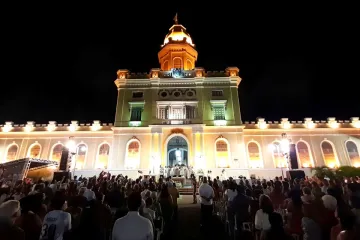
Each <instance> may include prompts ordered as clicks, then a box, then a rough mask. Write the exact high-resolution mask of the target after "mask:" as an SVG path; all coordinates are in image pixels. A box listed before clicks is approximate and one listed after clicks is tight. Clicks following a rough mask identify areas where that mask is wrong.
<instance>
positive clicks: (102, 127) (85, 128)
mask: <svg viewBox="0 0 360 240" xmlns="http://www.w3.org/2000/svg"><path fill="white" fill-rule="evenodd" d="M112 128H113V123H101V122H100V121H99V120H94V121H93V122H92V123H79V122H78V121H71V123H65V124H61V123H56V122H55V121H49V123H47V124H36V123H35V122H33V121H28V122H27V123H26V124H14V123H13V122H5V124H0V133H16V132H18V133H20V132H24V133H31V132H66V131H68V132H96V131H111V130H112Z"/></svg>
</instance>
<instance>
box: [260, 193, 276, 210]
mask: <svg viewBox="0 0 360 240" xmlns="http://www.w3.org/2000/svg"><path fill="white" fill-rule="evenodd" d="M259 207H260V209H262V210H263V212H264V213H267V214H270V213H272V212H273V211H274V207H273V204H272V202H271V200H270V198H269V196H267V195H265V194H263V195H261V196H260V199H259Z"/></svg>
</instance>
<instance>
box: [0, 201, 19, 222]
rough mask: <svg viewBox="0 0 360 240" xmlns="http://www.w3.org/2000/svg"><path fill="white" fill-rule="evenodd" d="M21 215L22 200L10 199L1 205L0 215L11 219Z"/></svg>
mask: <svg viewBox="0 0 360 240" xmlns="http://www.w3.org/2000/svg"><path fill="white" fill-rule="evenodd" d="M19 215H20V202H19V201H17V200H9V201H7V202H4V203H2V204H1V205H0V217H1V218H6V219H11V218H14V217H18V216H19Z"/></svg>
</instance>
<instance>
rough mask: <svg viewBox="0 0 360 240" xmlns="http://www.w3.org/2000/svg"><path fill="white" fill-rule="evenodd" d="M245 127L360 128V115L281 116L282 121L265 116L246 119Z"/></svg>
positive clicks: (263, 128)
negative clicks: (338, 117)
mask: <svg viewBox="0 0 360 240" xmlns="http://www.w3.org/2000/svg"><path fill="white" fill-rule="evenodd" d="M243 125H244V126H245V129H261V130H266V129H354V128H355V129H360V120H359V117H352V118H351V119H350V120H336V118H334V117H329V118H327V120H313V119H312V118H304V120H303V121H292V120H289V119H288V118H281V119H280V121H265V118H258V119H257V121H251V122H249V121H245V122H244V124H243Z"/></svg>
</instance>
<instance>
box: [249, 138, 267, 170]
mask: <svg viewBox="0 0 360 240" xmlns="http://www.w3.org/2000/svg"><path fill="white" fill-rule="evenodd" d="M247 150H248V158H249V167H250V168H263V167H264V164H263V160H262V157H261V152H260V146H259V144H258V143H257V142H255V141H251V142H249V143H248V146H247Z"/></svg>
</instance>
